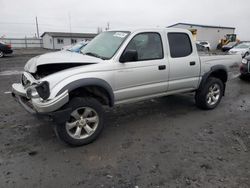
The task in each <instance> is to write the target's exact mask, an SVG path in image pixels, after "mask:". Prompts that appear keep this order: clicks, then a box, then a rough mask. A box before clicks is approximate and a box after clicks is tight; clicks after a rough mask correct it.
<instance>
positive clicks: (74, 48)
mask: <svg viewBox="0 0 250 188" xmlns="http://www.w3.org/2000/svg"><path fill="white" fill-rule="evenodd" d="M88 43H89V42H85V41H81V42H78V43H76V44H75V45H73V46H71V47H70V48H69V49H67V50H68V51H71V52H76V53H80V52H81V50H82V49H83V48H84V47H85V46H86V45H87V44H88Z"/></svg>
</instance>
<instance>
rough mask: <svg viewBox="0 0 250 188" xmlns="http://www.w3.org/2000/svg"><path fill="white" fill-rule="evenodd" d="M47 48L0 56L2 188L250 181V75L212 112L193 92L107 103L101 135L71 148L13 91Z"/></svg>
mask: <svg viewBox="0 0 250 188" xmlns="http://www.w3.org/2000/svg"><path fill="white" fill-rule="evenodd" d="M44 52H47V51H44V50H41V51H40V49H37V50H34V49H33V50H29V51H28V50H18V51H16V54H15V55H13V56H12V57H6V58H3V59H0V68H1V69H0V80H1V81H0V83H1V85H0V104H1V105H0V141H1V144H0V169H1V170H0V187H4V188H8V187H53V188H54V187H61V188H64V187H84V188H88V187H108V188H109V187H115V188H116V187H117V188H120V187H124V188H128V187H133V188H144V187H235V188H236V187H237V188H238V187H241V188H245V187H246V188H248V187H250V154H249V152H250V151H249V150H250V123H249V122H250V116H249V114H250V97H249V93H250V87H249V86H250V82H247V81H246V82H243V81H241V80H239V79H238V78H236V79H234V80H232V81H230V82H228V84H227V89H226V95H225V97H224V98H223V100H222V101H221V104H220V105H219V106H218V107H217V108H216V109H215V110H212V111H202V110H199V109H198V108H196V106H195V104H194V99H193V95H192V94H188V95H175V96H169V97H163V98H159V99H154V100H150V101H145V102H139V103H135V104H127V105H122V106H118V107H116V108H114V109H107V110H106V115H105V117H106V127H105V129H104V131H103V133H102V135H101V136H100V137H99V138H98V140H96V141H95V142H94V143H92V144H89V145H87V146H83V147H77V148H72V147H69V146H67V145H65V144H64V143H62V142H60V141H58V139H57V138H56V136H55V134H54V132H53V123H51V122H45V121H39V120H37V119H36V118H35V117H33V116H31V115H29V114H28V113H27V112H25V111H24V110H23V109H22V108H21V107H20V106H19V105H18V104H17V103H16V102H15V101H14V100H13V99H12V97H11V95H10V93H9V91H10V90H11V84H12V83H13V82H18V81H19V80H20V71H22V69H23V66H24V64H25V62H26V61H27V60H28V59H29V58H31V57H33V56H35V55H37V54H39V53H44Z"/></svg>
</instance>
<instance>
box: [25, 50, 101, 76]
mask: <svg viewBox="0 0 250 188" xmlns="http://www.w3.org/2000/svg"><path fill="white" fill-rule="evenodd" d="M101 61H103V60H102V59H99V58H96V57H92V56H88V55H83V54H79V53H73V52H69V51H59V52H51V53H47V54H43V55H40V56H36V57H34V58H32V59H30V60H29V61H28V62H27V63H26V65H25V67H24V70H25V71H27V72H30V73H35V72H36V71H37V67H38V66H40V65H48V64H64V63H65V64H70V63H72V64H77V63H79V64H80V65H84V64H94V63H99V62H101Z"/></svg>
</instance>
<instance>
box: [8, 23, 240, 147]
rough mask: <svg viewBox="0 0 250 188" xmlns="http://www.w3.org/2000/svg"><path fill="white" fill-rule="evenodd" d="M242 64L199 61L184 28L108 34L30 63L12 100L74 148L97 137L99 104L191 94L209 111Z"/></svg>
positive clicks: (231, 59)
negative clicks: (77, 48) (53, 124)
mask: <svg viewBox="0 0 250 188" xmlns="http://www.w3.org/2000/svg"><path fill="white" fill-rule="evenodd" d="M240 62H241V56H239V55H231V56H212V55H210V56H199V55H198V52H197V49H196V45H195V42H194V41H193V37H192V34H191V32H190V31H188V30H185V29H177V28H164V29H159V28H158V29H139V30H131V31H107V32H103V33H101V34H99V35H98V36H97V37H95V38H94V39H93V40H92V41H91V42H90V43H89V44H88V45H87V46H86V47H84V48H83V49H82V50H81V54H79V53H48V54H45V55H40V56H38V57H34V58H32V59H30V60H29V61H28V62H27V64H26V65H25V67H24V70H25V72H24V73H23V75H22V82H21V83H14V84H13V85H12V92H13V93H12V94H13V97H14V98H15V99H17V101H18V102H19V103H20V104H21V105H22V106H23V107H24V108H25V109H26V110H27V111H29V112H30V113H32V114H36V115H45V116H46V115H47V116H50V117H52V119H53V120H54V121H55V122H56V127H55V131H56V133H57V135H58V136H59V138H61V139H62V140H63V141H65V142H66V143H69V144H71V145H77V146H79V145H84V144H88V143H90V142H92V141H94V140H95V139H96V138H97V137H98V135H100V133H101V131H102V129H103V127H104V116H105V114H104V108H103V106H109V107H113V106H115V105H119V104H124V103H131V102H133V103H134V102H136V101H141V100H146V99H151V98H155V97H161V96H167V95H172V94H177V93H186V92H195V101H196V104H197V106H198V107H199V108H201V109H206V110H211V109H214V108H215V107H216V106H217V105H218V104H219V103H220V101H221V98H222V97H223V96H224V92H225V86H226V82H227V80H228V79H229V78H230V76H231V75H232V74H229V73H231V69H233V68H235V66H232V65H237V63H238V64H240ZM237 69H238V67H237ZM110 123H112V122H110Z"/></svg>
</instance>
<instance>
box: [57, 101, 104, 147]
mask: <svg viewBox="0 0 250 188" xmlns="http://www.w3.org/2000/svg"><path fill="white" fill-rule="evenodd" d="M68 107H70V108H71V109H72V110H71V112H70V113H73V112H74V111H76V110H77V111H78V112H79V110H83V109H84V108H90V109H93V110H94V111H95V112H96V115H97V116H98V125H97V127H96V129H95V130H94V131H93V132H92V133H91V135H90V136H88V137H86V138H78V139H76V138H73V136H72V135H70V133H69V131H68V130H67V125H66V123H67V122H69V121H70V118H72V119H74V118H73V116H70V118H69V120H68V121H67V122H65V123H61V124H57V125H56V127H55V131H56V135H57V136H58V137H59V138H60V139H61V140H62V141H64V142H66V143H67V144H69V145H72V146H82V145H86V144H89V143H91V142H93V141H94V140H96V139H97V137H98V136H99V135H100V133H101V132H102V130H103V127H104V122H103V121H104V110H103V108H102V105H101V104H100V102H99V101H97V100H96V99H94V98H90V97H84V98H79V97H77V98H73V99H71V101H70V102H69V103H68V104H67V105H66V107H65V108H68ZM84 110H85V109H84ZM83 113H84V112H83ZM91 113H92V112H91ZM75 121H76V119H74V122H75ZM78 121H80V120H78ZM69 123H70V122H69ZM86 124H87V123H86ZM82 126H83V127H84V125H82ZM83 127H82V128H81V131H80V132H82V130H83V131H85V130H84V129H85V128H83ZM75 128H76V129H77V128H78V126H75ZM72 134H73V133H72ZM86 134H87V135H88V133H87V132H86Z"/></svg>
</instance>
